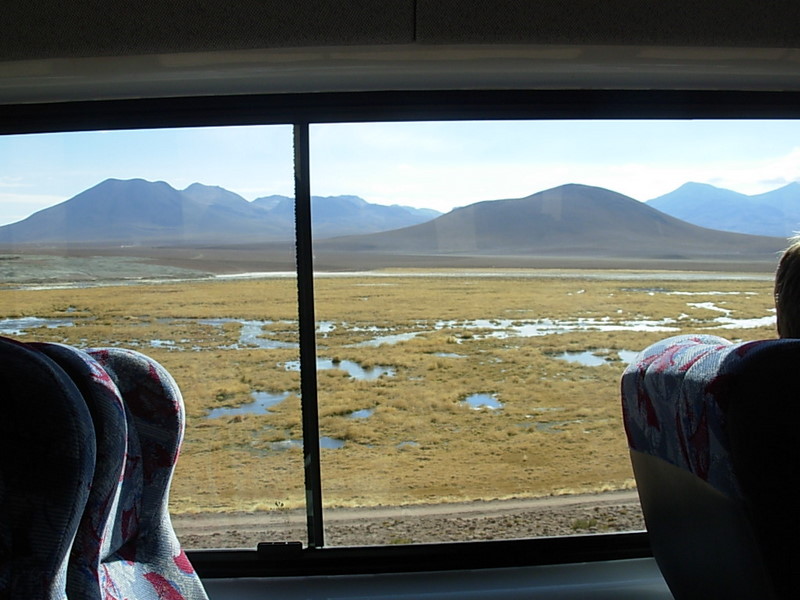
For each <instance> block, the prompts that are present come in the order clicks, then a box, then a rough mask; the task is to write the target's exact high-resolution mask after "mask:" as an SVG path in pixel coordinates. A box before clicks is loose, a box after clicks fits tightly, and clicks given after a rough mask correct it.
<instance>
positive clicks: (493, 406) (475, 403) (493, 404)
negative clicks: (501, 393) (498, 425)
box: [463, 394, 503, 410]
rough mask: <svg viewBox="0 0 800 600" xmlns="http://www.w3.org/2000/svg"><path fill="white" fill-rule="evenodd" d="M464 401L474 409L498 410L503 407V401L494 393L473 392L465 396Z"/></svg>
mask: <svg viewBox="0 0 800 600" xmlns="http://www.w3.org/2000/svg"><path fill="white" fill-rule="evenodd" d="M463 402H464V404H466V405H467V406H469V407H470V408H471V409H473V410H481V409H482V408H488V409H489V410H497V409H500V408H503V403H502V402H500V401H499V400H498V399H497V398H496V397H495V396H494V395H492V394H471V395H469V396H467V397H466V398H464V400H463Z"/></svg>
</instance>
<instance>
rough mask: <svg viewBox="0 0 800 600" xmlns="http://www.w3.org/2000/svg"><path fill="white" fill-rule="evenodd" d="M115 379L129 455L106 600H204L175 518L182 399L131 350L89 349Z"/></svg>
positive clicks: (105, 580) (158, 369) (105, 575)
mask: <svg viewBox="0 0 800 600" xmlns="http://www.w3.org/2000/svg"><path fill="white" fill-rule="evenodd" d="M89 355H90V356H91V357H92V358H94V359H95V360H96V361H97V362H98V363H99V364H100V365H102V367H103V369H104V370H105V371H106V373H108V375H109V376H110V377H111V380H112V381H113V382H114V384H115V385H116V387H117V389H118V390H119V393H120V394H121V396H122V400H123V402H124V405H125V409H126V413H127V417H128V454H127V463H126V466H125V475H124V477H123V480H122V488H121V490H120V496H119V502H118V505H117V507H116V512H115V515H114V518H113V523H112V524H111V530H110V532H107V535H110V542H109V544H108V547H107V548H106V551H105V552H106V553H105V555H104V556H103V558H102V567H103V571H102V585H103V587H102V589H103V592H104V593H105V594H106V595H105V596H103V599H104V600H106V599H112V598H113V599H115V600H116V599H120V600H121V599H122V598H136V599H137V600H159V599H166V600H184V599H185V600H201V599H202V600H204V599H206V594H205V591H204V589H203V586H202V583H201V582H200V579H199V578H198V577H197V575H196V573H195V572H194V569H193V568H192V565H191V563H190V562H189V560H188V559H187V558H186V555H185V554H184V552H183V551H182V550H181V547H180V544H179V542H178V539H177V538H176V536H175V532H174V530H173V528H172V524H171V521H170V517H169V512H168V506H167V503H168V496H169V486H170V482H171V481H172V475H173V472H174V469H175V463H176V461H177V459H178V453H179V451H180V446H181V443H182V441H183V429H184V407H183V398H182V396H181V393H180V390H179V389H178V386H177V384H176V383H175V380H174V379H173V378H172V376H171V375H170V374H169V373H168V372H167V371H166V370H165V369H164V368H163V367H162V366H161V365H160V364H158V363H157V362H156V361H154V360H152V359H151V358H149V357H147V356H145V355H144V354H141V353H139V352H135V351H132V350H122V349H116V348H107V349H95V350H89Z"/></svg>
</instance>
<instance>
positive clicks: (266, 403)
mask: <svg viewBox="0 0 800 600" xmlns="http://www.w3.org/2000/svg"><path fill="white" fill-rule="evenodd" d="M290 393H291V392H278V393H273V392H250V396H252V398H253V401H252V402H249V403H248V404H242V405H241V406H234V407H229V406H223V407H220V408H212V409H211V410H210V411H209V413H208V415H206V418H207V419H217V418H219V417H230V416H233V415H265V414H267V413H269V412H270V410H269V409H270V408H272V407H273V406H275V405H276V404H278V403H280V402H283V401H284V400H286V398H288V397H289V394H290Z"/></svg>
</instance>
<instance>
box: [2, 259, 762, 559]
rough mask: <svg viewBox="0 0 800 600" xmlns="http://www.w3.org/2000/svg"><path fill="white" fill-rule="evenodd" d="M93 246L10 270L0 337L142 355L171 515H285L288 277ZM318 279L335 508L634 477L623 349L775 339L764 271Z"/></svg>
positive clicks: (537, 492) (291, 432)
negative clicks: (101, 273) (162, 402)
mask: <svg viewBox="0 0 800 600" xmlns="http://www.w3.org/2000/svg"><path fill="white" fill-rule="evenodd" d="M15 260H16V259H13V260H12V259H11V258H9V259H7V260H5V261H3V263H1V264H2V266H4V268H5V267H8V265H10V264H11V263H12V262H15ZM25 260H29V259H25ZM43 260H45V261H46V259H43ZM85 260H88V259H85ZM103 260H111V261H112V262H111V263H109V264H110V265H112V266H111V267H109V266H108V264H106V263H103V264H106V267H107V268H109V269H110V270H111V271H112V272H115V273H116V274H117V277H116V278H113V277H108V278H106V280H105V282H103V281H100V280H99V279H98V278H97V277H94V276H90V277H87V278H85V280H84V283H83V284H81V286H75V285H64V284H65V282H64V281H63V278H56V279H57V280H58V279H61V280H60V281H53V280H48V281H44V280H41V281H39V282H38V283H37V282H34V281H31V280H30V277H29V278H28V281H20V279H25V278H20V277H17V280H16V281H15V280H14V277H12V270H11V269H10V267H9V272H8V273H7V277H6V278H5V279H4V281H5V283H4V284H3V285H2V287H0V327H2V330H0V333H3V334H4V335H10V336H11V337H18V338H19V339H23V340H37V341H56V342H65V343H69V344H74V345H76V346H78V347H93V346H107V345H114V346H125V347H132V348H134V349H138V350H140V351H142V352H145V353H147V354H149V355H151V356H152V357H154V358H155V359H156V360H158V361H159V362H161V363H162V364H163V365H164V366H165V367H167V369H169V370H170V372H171V373H172V374H173V376H174V377H175V379H176V380H177V382H178V384H179V385H180V387H181V390H182V392H183V395H184V399H185V402H186V409H187V417H188V419H187V428H186V438H185V445H184V449H183V453H182V456H181V460H180V462H179V465H178V470H177V474H176V478H175V481H174V483H173V489H172V494H171V509H172V511H173V513H174V514H175V515H176V518H177V519H178V520H181V519H183V520H184V521H186V520H187V519H191V517H192V515H196V516H197V518H198V519H199V518H201V517H202V516H210V515H212V514H217V515H235V514H249V515H257V514H259V513H261V514H264V515H265V516H266V515H269V516H270V518H275V517H278V516H279V515H286V520H287V521H288V520H289V518H290V516H291V515H292V514H295V513H296V511H297V510H298V509H300V508H301V507H302V504H303V501H304V495H305V492H304V487H303V465H302V462H303V461H302V448H301V440H302V431H301V419H300V401H299V372H298V366H297V359H298V349H297V314H296V304H297V296H296V285H295V280H294V278H293V277H291V276H285V275H276V274H273V275H263V274H262V275H261V276H258V277H247V276H241V275H240V276H238V277H213V276H211V277H205V278H197V277H196V276H197V273H194V274H192V273H191V272H188V271H187V272H186V273H184V272H182V271H180V270H173V271H171V272H169V274H166V273H165V272H162V271H158V269H156V271H155V272H148V273H147V275H146V277H147V279H141V278H139V279H136V278H131V279H127V280H124V281H123V280H122V278H121V277H120V276H119V275H120V273H121V271H120V270H119V269H116V270H115V268H114V267H113V265H115V264H116V265H117V266H118V267H120V268H122V267H124V269H130V267H131V264H132V263H131V262H130V261H127V260H126V259H119V258H117V259H107V258H106V259H103ZM115 260H118V261H121V262H117V263H115V262H114V261H115ZM17 264H18V263H17ZM87 264H88V263H87ZM136 264H137V265H138V264H139V263H136ZM84 266H85V265H84ZM148 268H150V267H148ZM159 268H160V267H159ZM87 269H88V270H89V271H90V270H91V268H89V267H87ZM124 269H123V270H124ZM84 272H88V271H87V270H86V269H85V270H84ZM165 276H166V277H167V278H164V277H165ZM184 276H186V277H184ZM132 277H133V276H132ZM176 278H179V279H176ZM100 284H102V285H100ZM315 292H316V318H317V329H318V335H317V354H318V380H319V386H318V387H319V411H320V428H321V431H320V435H321V436H323V442H324V444H323V450H322V475H323V500H324V503H325V505H326V506H327V507H340V508H341V510H345V509H352V508H358V507H365V508H370V507H371V509H372V510H374V509H375V507H409V506H415V505H431V504H434V505H435V504H441V503H465V502H473V501H489V500H504V499H526V498H539V497H551V496H559V495H571V494H586V493H596V492H604V491H610V490H625V489H631V488H632V487H633V485H634V483H633V480H632V474H631V469H630V464H629V460H628V456H627V447H626V444H625V437H624V433H623V429H622V423H621V418H620V410H619V390H618V387H619V377H620V375H621V373H622V371H623V369H624V368H625V366H626V364H627V361H629V360H630V359H631V357H632V356H633V354H634V353H635V352H636V351H638V350H640V349H642V348H644V347H645V346H647V345H648V344H650V343H652V342H655V341H656V340H658V339H661V338H664V337H666V336H668V335H676V334H679V333H689V332H706V333H713V334H716V335H720V336H723V337H726V338H728V339H731V340H739V339H758V338H771V337H775V334H774V325H773V318H774V317H773V316H774V312H773V305H772V294H771V273H770V272H769V270H768V269H762V271H761V272H759V273H750V274H738V273H734V272H727V273H721V272H699V271H654V270H631V269H604V270H600V269H595V270H590V269H586V268H581V269H569V270H566V269H533V268H521V269H504V268H497V269H487V268H458V269H457V268H453V267H448V268H441V269H432V268H425V269H419V268H418V269H383V270H377V271H370V272H353V273H336V274H333V273H328V274H322V275H321V276H320V277H319V278H318V279H317V280H316V282H315ZM278 518H280V517H278ZM610 527H612V526H610ZM621 527H623V528H624V522H623V523H622V524H621ZM578 529H579V528H578ZM601 529H602V527H601ZM464 535H465V536H466V537H469V535H470V534H469V532H465V533H464ZM389 539H395V540H400V541H404V540H406V537H404V536H399V537H398V536H395V537H394V538H391V536H390V537H389ZM407 541H417V540H413V539H410V538H409V539H408V540H407ZM216 543H218V545H226V544H225V543H224V542H223V543H221V544H219V541H217V542H216ZM201 544H202V542H201Z"/></svg>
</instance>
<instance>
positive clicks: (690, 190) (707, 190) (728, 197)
mask: <svg viewBox="0 0 800 600" xmlns="http://www.w3.org/2000/svg"><path fill="white" fill-rule="evenodd" d="M647 204H648V205H649V206H652V207H653V208H656V209H658V210H660V211H662V212H665V213H667V214H669V215H671V216H673V217H676V218H678V219H681V220H684V221H687V222H689V223H693V224H695V225H700V226H702V227H713V228H714V229H721V230H724V231H734V232H738V233H750V234H753V235H771V236H780V237H788V236H790V235H793V233H794V232H795V231H797V230H798V229H800V184H798V183H796V182H795V183H790V184H789V185H787V186H784V187H782V188H779V189H776V190H772V191H771V192H767V193H765V194H758V195H755V196H747V195H745V194H740V193H738V192H733V191H730V190H725V189H721V188H717V187H714V186H712V185H708V184H701V183H686V184H684V185H682V186H681V187H679V188H678V189H676V190H674V191H672V192H670V193H668V194H665V195H663V196H659V197H658V198H653V199H652V200H648V201H647Z"/></svg>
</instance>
